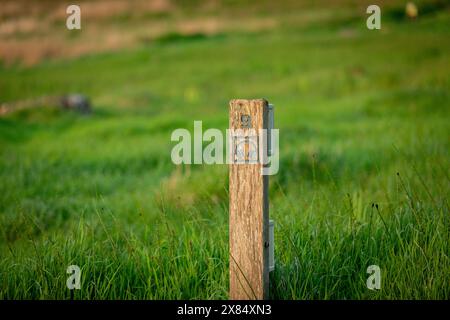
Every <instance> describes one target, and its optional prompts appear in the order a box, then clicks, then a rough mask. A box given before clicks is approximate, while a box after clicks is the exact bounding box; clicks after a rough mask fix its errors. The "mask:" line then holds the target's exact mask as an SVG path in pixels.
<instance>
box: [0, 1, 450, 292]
mask: <svg viewBox="0 0 450 320" xmlns="http://www.w3.org/2000/svg"><path fill="white" fill-rule="evenodd" d="M333 3H334V2H333ZM395 3H396V4H395V5H393V6H391V7H389V9H388V10H385V11H383V12H382V19H383V20H382V29H381V30H380V31H369V30H367V28H366V17H367V15H366V14H365V8H364V7H363V6H351V5H349V4H347V3H346V4H345V5H341V6H339V5H336V4H334V5H332V6H330V7H314V8H312V9H308V7H307V6H305V8H302V9H301V10H300V9H298V10H289V7H287V8H288V9H286V10H284V11H283V10H281V9H280V10H278V11H274V12H266V11H265V10H262V9H261V10H260V11H258V10H256V11H254V12H253V11H252V13H251V14H252V16H255V17H263V18H264V17H267V16H271V17H272V18H273V19H275V20H276V21H278V22H279V23H276V24H275V25H274V26H272V27H271V28H269V29H265V30H254V31H239V30H224V31H220V32H217V33H214V34H202V33H195V34H190V35H189V34H182V33H174V32H171V33H168V34H166V35H165V36H161V37H159V38H157V39H155V40H152V41H143V42H141V43H140V44H137V45H134V46H130V47H129V48H124V49H121V50H116V51H114V52H104V53H93V54H88V55H83V56H81V57H78V58H61V59H51V60H44V61H42V62H40V63H38V64H36V65H34V66H22V65H20V64H19V63H15V64H12V65H6V64H4V65H2V66H0V102H12V101H17V100H23V99H30V98H34V97H39V96H43V95H55V94H62V93H66V92H82V93H85V94H87V95H88V96H90V97H91V98H92V101H93V105H94V109H93V113H92V114H91V115H88V116H83V115H78V114H76V113H72V112H65V111H61V110H59V109H58V108H56V107H52V106H42V108H33V109H27V110H20V111H17V112H12V113H10V114H7V115H5V116H3V117H0V298H2V299H70V298H75V299H227V297H228V258H229V257H228V195H227V189H228V169H227V166H226V165H215V166H207V165H191V166H181V167H177V166H175V165H173V164H172V162H171V160H170V151H171V148H172V147H173V145H174V143H172V142H171V141H170V135H171V132H172V131H173V130H174V129H176V128H181V127H185V128H188V129H192V128H193V121H194V120H202V121H203V126H204V128H205V127H216V128H220V129H221V130H225V128H227V126H228V101H229V100H230V99H232V98H259V97H264V98H266V99H268V100H269V101H270V102H272V103H274V104H275V106H276V127H278V128H279V129H280V171H279V173H278V174H277V175H276V176H273V177H271V178H270V214H271V218H273V219H274V220H275V246H276V247H275V260H276V269H275V271H274V272H273V273H271V276H270V279H271V284H270V296H271V298H273V299H450V286H449V284H450V215H449V212H450V210H449V203H448V197H449V194H450V170H449V161H450V155H449V150H450V140H449V137H450V109H449V108H450V90H449V88H450V60H449V56H450V42H449V39H450V9H449V7H443V6H435V7H434V6H432V5H430V4H429V5H427V6H425V5H424V8H427V10H423V12H420V13H421V14H420V16H419V19H417V20H416V21H409V20H408V19H406V18H404V16H403V13H402V12H403V11H402V10H403V8H404V3H403V2H402V1H397V2H395ZM422 13H423V14H422ZM244 18H245V17H244ZM305 21H307V22H305ZM71 264H75V265H78V266H80V267H81V269H82V277H81V287H82V288H81V290H75V292H73V293H72V294H73V295H72V296H71V292H70V291H69V290H68V289H67V287H66V279H67V277H68V275H67V274H66V268H67V267H68V266H69V265H71ZM372 264H376V265H379V266H380V268H381V276H382V280H381V289H380V290H377V291H371V290H369V289H367V287H366V279H367V277H368V274H367V273H366V269H367V267H368V266H369V265H372Z"/></svg>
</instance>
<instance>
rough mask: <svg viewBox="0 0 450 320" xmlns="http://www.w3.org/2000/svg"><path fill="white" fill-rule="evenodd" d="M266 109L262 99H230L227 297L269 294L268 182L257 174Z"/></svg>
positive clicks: (260, 172)
mask: <svg viewBox="0 0 450 320" xmlns="http://www.w3.org/2000/svg"><path fill="white" fill-rule="evenodd" d="M268 109H269V105H268V102H267V101H266V100H264V99H257V100H241V99H239V100H232V101H230V130H231V141H230V146H231V150H230V156H231V161H230V171H229V179H230V181H229V200H230V205H229V210H230V226H229V228H230V233H229V237H230V295H229V298H230V299H237V300H248V299H251V300H253V299H259V300H260V299H267V298H268V295H269V248H268V246H269V203H268V182H269V181H268V176H267V175H262V171H261V169H262V166H263V161H262V159H261V148H264V147H265V143H263V144H261V142H260V139H259V138H260V135H261V134H262V132H261V131H259V129H267V126H268V122H269V121H268ZM233 130H242V131H241V135H238V136H233ZM255 149H256V150H255ZM255 152H256V153H255Z"/></svg>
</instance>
